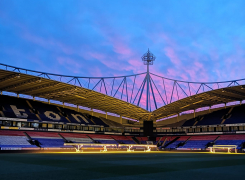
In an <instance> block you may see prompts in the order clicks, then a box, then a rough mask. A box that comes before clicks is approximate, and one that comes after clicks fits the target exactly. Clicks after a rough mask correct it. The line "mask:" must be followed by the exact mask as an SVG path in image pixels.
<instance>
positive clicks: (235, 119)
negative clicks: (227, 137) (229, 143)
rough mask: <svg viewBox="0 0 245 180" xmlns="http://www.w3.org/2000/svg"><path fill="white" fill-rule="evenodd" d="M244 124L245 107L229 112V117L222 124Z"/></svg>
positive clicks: (238, 107)
mask: <svg viewBox="0 0 245 180" xmlns="http://www.w3.org/2000/svg"><path fill="white" fill-rule="evenodd" d="M235 123H245V105H241V106H237V107H235V108H234V109H233V111H232V112H231V117H230V118H229V119H227V120H226V121H225V122H224V124H235Z"/></svg>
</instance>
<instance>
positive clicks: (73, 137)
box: [60, 133, 93, 143]
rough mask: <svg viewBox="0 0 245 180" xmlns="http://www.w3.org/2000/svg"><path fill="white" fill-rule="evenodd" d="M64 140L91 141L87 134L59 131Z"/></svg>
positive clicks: (75, 141) (74, 141)
mask: <svg viewBox="0 0 245 180" xmlns="http://www.w3.org/2000/svg"><path fill="white" fill-rule="evenodd" d="M60 135H62V136H63V137H64V138H65V139H66V140H68V141H71V142H73V143H93V141H92V140H91V139H90V138H89V137H88V136H87V134H76V133H60Z"/></svg>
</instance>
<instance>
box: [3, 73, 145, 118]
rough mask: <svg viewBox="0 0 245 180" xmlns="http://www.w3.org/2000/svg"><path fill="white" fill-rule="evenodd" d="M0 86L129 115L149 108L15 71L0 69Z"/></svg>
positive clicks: (14, 90)
mask: <svg viewBox="0 0 245 180" xmlns="http://www.w3.org/2000/svg"><path fill="white" fill-rule="evenodd" d="M0 90H1V91H9V92H14V93H17V94H26V95H30V96H34V97H41V98H45V99H50V100H57V101H60V102H66V103H70V104H75V105H80V106H84V107H89V108H92V109H99V110H102V111H105V112H111V113H115V114H118V115H122V116H124V117H128V118H132V119H141V118H142V117H143V116H145V114H148V113H149V112H148V111H147V110H145V109H143V108H140V107H138V106H135V105H133V104H130V103H128V102H125V101H122V100H120V99H117V98H114V97H111V96H107V95H105V94H102V93H99V92H96V91H93V90H90V89H86V88H83V87H78V86H74V85H71V84H67V83H63V82H59V81H55V80H51V79H47V78H41V77H37V76H33V75H29V74H23V73H19V72H13V71H6V70H0Z"/></svg>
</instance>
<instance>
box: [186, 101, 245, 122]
mask: <svg viewBox="0 0 245 180" xmlns="http://www.w3.org/2000/svg"><path fill="white" fill-rule="evenodd" d="M230 110H231V112H229V111H230ZM227 114H231V116H230V117H229V118H228V119H226V120H225V121H224V124H236V123H245V105H240V106H236V107H234V109H231V108H227V109H221V110H218V111H214V112H212V113H210V114H206V115H204V116H203V117H204V118H203V119H202V120H200V121H198V122H197V123H195V122H196V118H192V119H190V120H188V121H186V122H185V123H184V124H183V125H182V126H193V125H194V124H195V126H201V125H216V124H217V125H218V124H221V122H222V120H223V119H222V117H224V115H227Z"/></svg>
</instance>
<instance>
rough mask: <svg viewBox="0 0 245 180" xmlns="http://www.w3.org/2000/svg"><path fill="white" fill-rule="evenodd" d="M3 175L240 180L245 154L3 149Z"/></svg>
mask: <svg viewBox="0 0 245 180" xmlns="http://www.w3.org/2000/svg"><path fill="white" fill-rule="evenodd" d="M0 179H3V180H8V179H15V180H29V179H30V180H32V179H33V180H38V179H45V180H51V179H52V180H56V179H57V180H67V179H74V180H81V179H82V180H83V179H84V180H90V179H95V180H107V179H108V180H119V179H120V180H138V179H140V180H146V179H153V180H154V179H157V180H159V179H164V180H165V179H171V180H191V179H197V180H202V179H203V180H212V179H215V180H217V179H222V180H225V179H227V180H228V179H229V180H232V179H236V180H238V179H245V154H211V153H166V152H163V153H161V152H158V153H113V154H109V153H105V154H103V153H100V154H87V153H80V154H79V153H77V154H75V153H74V154H71V153H70V154H65V153H45V154H44V153H43V154H42V153H40V154H31V153H30V154H29V153H28V154H27V153H26V154H24V153H23V154H17V153H6V154H5V153H2V154H0Z"/></svg>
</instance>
